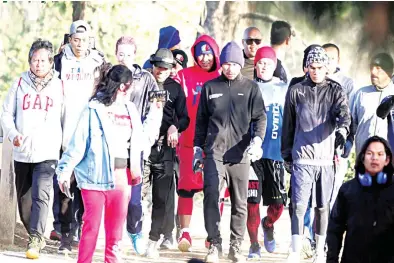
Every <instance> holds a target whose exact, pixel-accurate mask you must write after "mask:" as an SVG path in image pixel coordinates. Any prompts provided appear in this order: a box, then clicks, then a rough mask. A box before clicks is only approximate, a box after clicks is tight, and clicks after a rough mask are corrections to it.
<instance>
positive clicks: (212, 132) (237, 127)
mask: <svg viewBox="0 0 394 263" xmlns="http://www.w3.org/2000/svg"><path fill="white" fill-rule="evenodd" d="M266 119H267V117H266V113H265V106H264V101H263V98H262V95H261V92H260V89H259V87H258V85H257V84H256V83H255V82H253V81H252V80H249V79H247V78H246V77H244V76H242V74H241V73H240V74H239V75H238V76H237V77H236V79H234V80H228V79H227V78H226V77H225V76H224V75H221V76H219V77H217V78H216V79H213V80H211V81H208V82H206V83H205V84H204V86H203V89H202V91H201V97H200V102H199V105H198V110H197V119H196V132H195V136H194V146H198V147H201V148H203V149H204V152H205V154H206V157H207V158H214V159H216V160H219V161H223V162H225V163H245V162H247V158H246V155H247V154H246V152H245V150H246V148H247V147H248V146H249V144H250V141H251V130H250V128H251V127H252V129H253V134H254V135H255V136H259V137H260V138H261V139H262V140H264V135H265V129H266V121H267V120H266ZM251 124H252V125H251Z"/></svg>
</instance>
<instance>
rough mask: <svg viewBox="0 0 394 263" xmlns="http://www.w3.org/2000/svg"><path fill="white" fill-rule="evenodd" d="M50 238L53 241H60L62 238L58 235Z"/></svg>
mask: <svg viewBox="0 0 394 263" xmlns="http://www.w3.org/2000/svg"><path fill="white" fill-rule="evenodd" d="M49 239H50V240H53V241H60V239H61V238H60V237H58V236H50V237H49Z"/></svg>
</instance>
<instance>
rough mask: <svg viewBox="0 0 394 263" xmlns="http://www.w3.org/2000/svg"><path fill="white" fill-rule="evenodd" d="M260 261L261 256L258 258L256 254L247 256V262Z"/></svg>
mask: <svg viewBox="0 0 394 263" xmlns="http://www.w3.org/2000/svg"><path fill="white" fill-rule="evenodd" d="M259 259H261V256H259V255H258V254H249V255H248V260H252V261H253V260H259Z"/></svg>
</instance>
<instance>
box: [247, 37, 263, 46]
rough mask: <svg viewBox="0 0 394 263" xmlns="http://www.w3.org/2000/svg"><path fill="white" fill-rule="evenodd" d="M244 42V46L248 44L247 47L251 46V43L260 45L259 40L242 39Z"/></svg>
mask: <svg viewBox="0 0 394 263" xmlns="http://www.w3.org/2000/svg"><path fill="white" fill-rule="evenodd" d="M244 40H245V42H246V44H248V45H252V44H253V42H254V43H255V44H256V45H260V44H261V39H256V38H249V39H244Z"/></svg>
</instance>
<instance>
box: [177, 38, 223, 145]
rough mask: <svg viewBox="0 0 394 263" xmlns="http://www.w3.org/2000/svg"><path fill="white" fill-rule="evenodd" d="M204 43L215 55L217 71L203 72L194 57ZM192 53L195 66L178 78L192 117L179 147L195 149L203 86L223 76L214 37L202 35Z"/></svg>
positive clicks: (187, 69)
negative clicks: (194, 142)
mask: <svg viewBox="0 0 394 263" xmlns="http://www.w3.org/2000/svg"><path fill="white" fill-rule="evenodd" d="M202 41H205V42H207V43H208V44H209V46H210V47H211V48H212V50H213V53H214V57H215V62H216V63H214V65H213V66H214V67H215V69H214V70H213V71H211V72H207V71H205V70H203V69H202V68H201V67H200V66H199V65H198V63H197V60H196V58H195V56H194V47H195V46H196V45H197V44H198V43H200V42H202ZM191 53H192V55H193V59H194V66H192V67H189V68H185V69H182V70H180V71H179V72H178V76H177V81H178V82H179V83H180V84H181V86H182V87H183V90H184V91H185V95H186V106H187V112H188V113H189V117H190V124H189V127H188V128H187V129H186V130H185V131H184V132H182V134H181V137H180V138H179V146H180V147H188V148H192V147H193V140H194V131H195V128H196V127H195V126H196V116H197V108H198V103H199V101H200V94H201V90H202V86H203V85H204V83H205V82H207V81H209V80H211V79H214V78H216V77H219V76H220V74H221V71H220V68H221V67H220V60H219V56H220V52H219V46H218V45H217V44H216V41H215V40H214V39H213V38H212V37H210V36H208V35H202V36H200V37H199V38H197V40H196V41H195V42H194V44H193V46H192V48H191Z"/></svg>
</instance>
